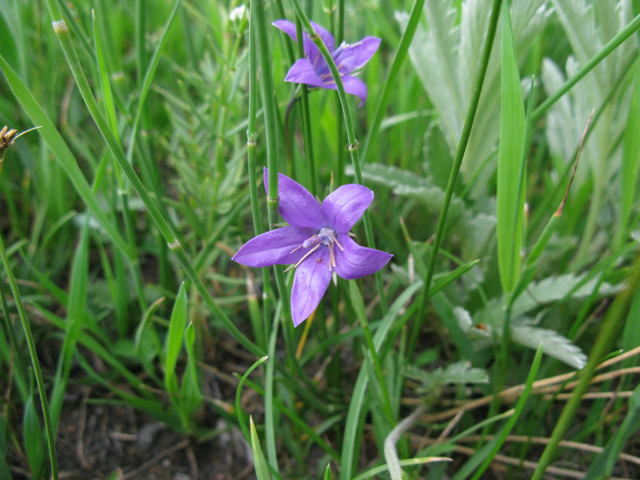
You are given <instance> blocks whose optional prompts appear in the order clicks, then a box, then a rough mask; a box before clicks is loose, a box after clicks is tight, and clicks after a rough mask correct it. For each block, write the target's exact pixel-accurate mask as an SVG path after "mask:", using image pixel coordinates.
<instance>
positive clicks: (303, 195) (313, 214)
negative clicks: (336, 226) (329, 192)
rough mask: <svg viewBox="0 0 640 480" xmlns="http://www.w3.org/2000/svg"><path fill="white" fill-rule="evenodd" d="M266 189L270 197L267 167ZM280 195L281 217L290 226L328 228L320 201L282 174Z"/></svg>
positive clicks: (279, 182) (279, 187) (279, 185)
mask: <svg viewBox="0 0 640 480" xmlns="http://www.w3.org/2000/svg"><path fill="white" fill-rule="evenodd" d="M264 188H265V190H266V191H267V195H268V194H269V178H268V171H267V168H266V167H265V169H264ZM278 195H279V196H280V210H279V211H280V215H281V216H282V218H284V220H285V221H286V222H287V223H288V224H289V225H292V226H294V227H301V228H315V229H316V230H318V229H320V228H322V227H326V226H327V222H326V221H325V219H324V214H323V213H322V208H320V205H319V204H318V200H316V199H315V198H314V197H313V195H311V193H309V191H308V190H307V189H306V188H304V187H303V186H302V185H300V184H299V183H298V182H295V181H293V180H291V179H290V178H289V177H287V176H286V175H283V174H281V173H279V174H278Z"/></svg>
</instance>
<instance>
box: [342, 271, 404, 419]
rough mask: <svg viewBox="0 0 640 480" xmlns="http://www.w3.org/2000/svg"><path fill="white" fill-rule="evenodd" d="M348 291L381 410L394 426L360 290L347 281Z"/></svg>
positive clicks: (352, 282) (354, 284)
mask: <svg viewBox="0 0 640 480" xmlns="http://www.w3.org/2000/svg"><path fill="white" fill-rule="evenodd" d="M349 291H350V293H351V301H352V302H353V305H354V309H355V310H356V314H357V315H358V320H360V324H361V325H362V329H363V331H364V338H365V341H366V342H367V347H368V348H369V353H370V355H371V358H372V360H373V367H374V369H375V371H376V377H378V383H379V384H380V389H381V390H382V399H383V405H382V410H383V412H384V415H385V417H387V421H388V422H389V425H394V423H395V421H394V419H393V410H392V409H391V401H390V400H389V391H388V389H387V383H386V381H385V378H384V375H383V373H382V363H380V357H379V356H378V353H377V351H376V347H375V345H374V343H373V335H371V329H370V328H369V321H368V320H367V315H366V313H365V309H364V302H363V300H362V293H361V292H360V288H359V287H358V284H357V283H356V281H355V280H349Z"/></svg>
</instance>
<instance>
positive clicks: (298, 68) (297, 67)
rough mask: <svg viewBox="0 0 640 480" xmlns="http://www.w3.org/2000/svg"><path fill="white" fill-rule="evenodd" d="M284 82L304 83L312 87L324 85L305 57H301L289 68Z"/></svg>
mask: <svg viewBox="0 0 640 480" xmlns="http://www.w3.org/2000/svg"><path fill="white" fill-rule="evenodd" d="M284 80H285V82H291V83H304V84H305V85H311V86H312V87H324V83H322V80H321V79H320V77H319V76H318V74H317V73H316V71H315V70H314V68H313V65H311V62H310V61H309V60H307V59H306V58H301V59H300V60H298V61H297V62H296V63H294V64H293V67H291V68H290V69H289V72H288V73H287V76H286V77H285V79H284Z"/></svg>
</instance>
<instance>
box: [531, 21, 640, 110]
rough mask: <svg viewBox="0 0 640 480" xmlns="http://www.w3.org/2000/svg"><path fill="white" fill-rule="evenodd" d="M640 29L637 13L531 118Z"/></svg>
mask: <svg viewBox="0 0 640 480" xmlns="http://www.w3.org/2000/svg"><path fill="white" fill-rule="evenodd" d="M638 29H640V15H637V16H636V17H635V18H634V19H633V20H632V21H631V22H629V23H628V24H627V26H626V27H624V28H623V29H622V30H620V31H619V32H618V34H617V35H616V36H615V37H613V38H612V39H611V40H609V42H607V44H606V45H605V46H604V47H602V49H601V50H600V51H599V52H598V53H597V54H595V55H594V56H593V58H591V60H589V61H588V62H587V63H585V64H584V65H583V66H582V67H580V69H579V70H578V71H577V72H576V73H575V74H574V75H573V76H572V77H571V78H570V79H569V80H567V82H566V83H565V84H564V85H563V86H562V88H560V89H559V90H558V91H557V92H555V93H554V94H553V95H551V96H550V97H549V98H547V99H546V100H545V101H544V102H543V103H542V104H541V105H540V106H539V107H538V108H536V109H535V110H534V112H533V113H532V114H531V120H532V121H533V122H535V121H536V120H538V119H539V118H540V117H541V116H542V115H544V113H545V112H546V111H547V110H549V108H551V106H552V105H553V104H554V103H556V102H557V101H558V100H559V99H560V98H562V97H563V96H564V94H565V93H567V92H568V91H569V90H571V88H572V87H573V86H574V85H575V84H576V83H578V82H579V81H580V80H582V78H583V77H584V76H585V75H586V74H587V73H589V72H590V71H591V70H593V68H594V67H595V66H596V65H598V64H599V63H600V62H601V61H602V60H603V59H605V58H606V57H607V56H608V55H609V54H610V53H611V52H613V51H614V50H615V49H616V48H618V47H619V46H620V45H622V43H623V42H624V41H625V40H627V39H628V38H629V37H630V36H631V35H633V34H634V32H636V31H637V30H638Z"/></svg>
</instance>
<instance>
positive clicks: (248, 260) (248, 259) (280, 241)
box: [232, 227, 316, 268]
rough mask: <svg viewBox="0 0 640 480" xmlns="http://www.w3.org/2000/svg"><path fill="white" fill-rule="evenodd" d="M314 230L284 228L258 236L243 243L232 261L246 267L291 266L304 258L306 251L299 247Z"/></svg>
mask: <svg viewBox="0 0 640 480" xmlns="http://www.w3.org/2000/svg"><path fill="white" fill-rule="evenodd" d="M314 233H316V230H310V229H306V228H298V227H284V228H278V229H276V230H271V231H269V232H267V233H263V234H262V235H258V236H257V237H255V238H252V239H251V240H249V241H248V242H247V243H245V244H244V245H243V246H242V248H241V249H240V250H238V253H236V254H235V255H234V256H233V258H232V260H235V261H236V262H238V263H240V264H242V265H246V266H247V267H255V268H261V267H270V266H271V265H292V264H294V263H298V261H299V260H300V259H301V258H302V257H303V256H304V254H305V253H307V252H308V250H305V249H304V248H301V249H299V250H297V251H296V252H294V253H291V251H292V250H293V249H294V248H297V247H299V246H300V245H301V244H302V242H304V241H305V240H306V239H307V238H309V237H310V236H311V235H313V234H314Z"/></svg>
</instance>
